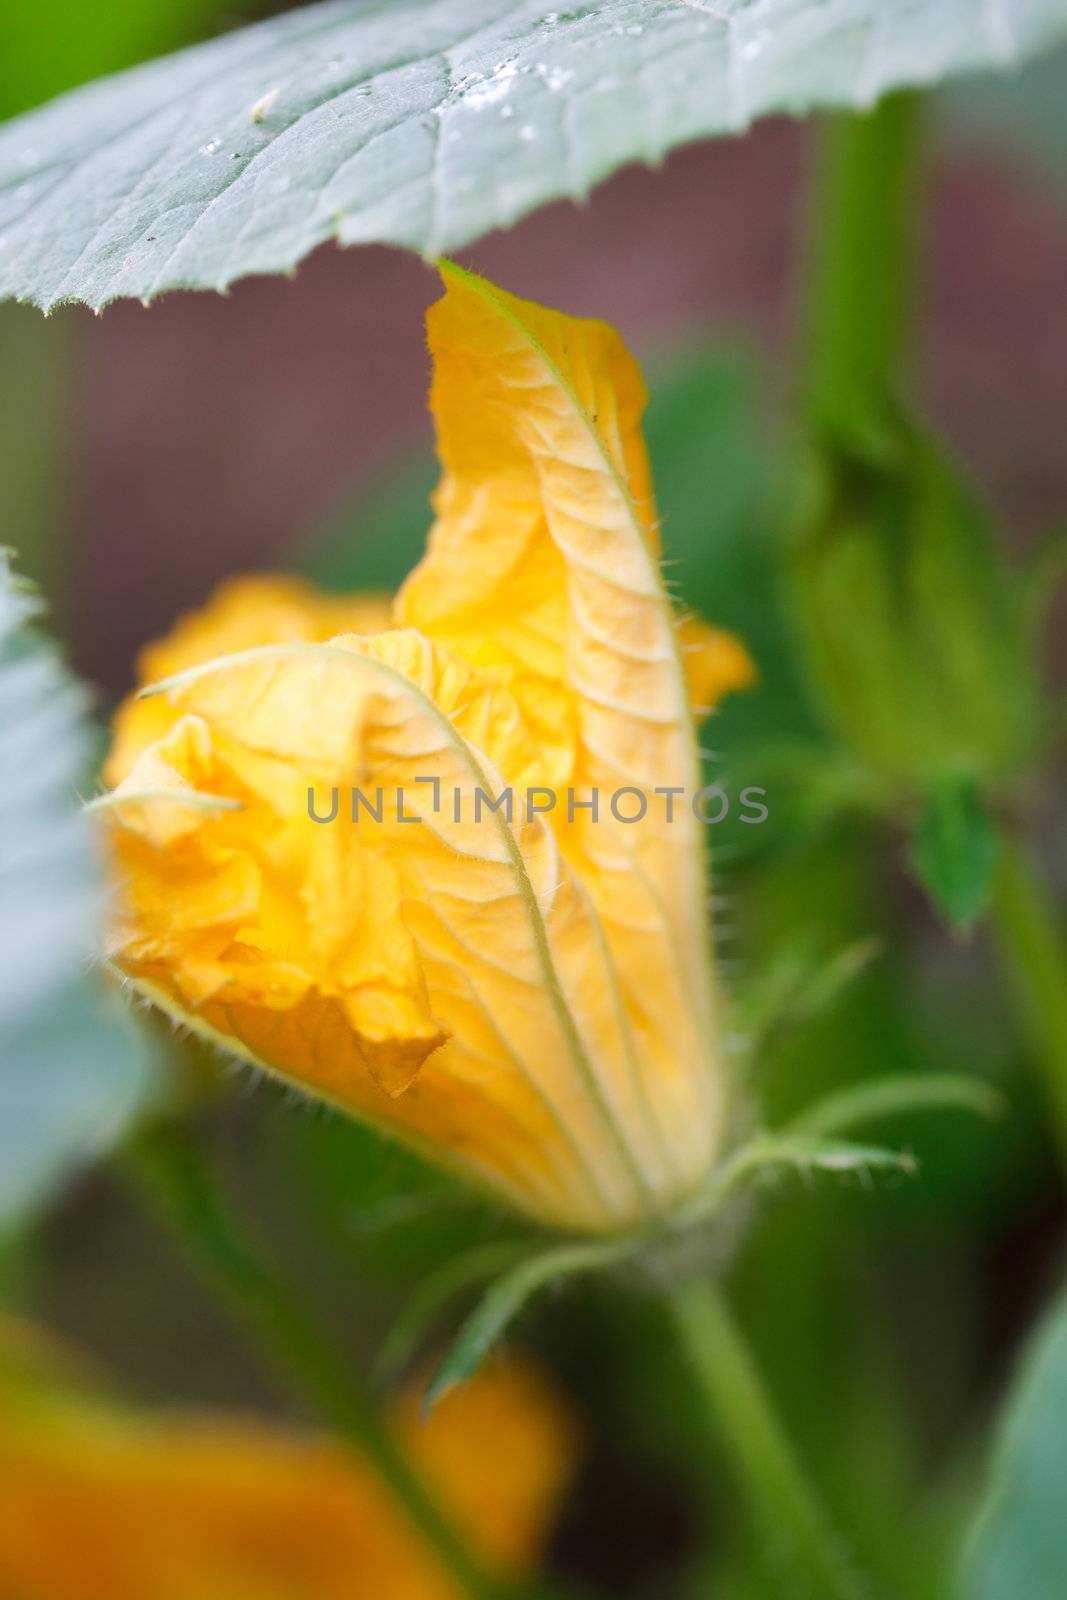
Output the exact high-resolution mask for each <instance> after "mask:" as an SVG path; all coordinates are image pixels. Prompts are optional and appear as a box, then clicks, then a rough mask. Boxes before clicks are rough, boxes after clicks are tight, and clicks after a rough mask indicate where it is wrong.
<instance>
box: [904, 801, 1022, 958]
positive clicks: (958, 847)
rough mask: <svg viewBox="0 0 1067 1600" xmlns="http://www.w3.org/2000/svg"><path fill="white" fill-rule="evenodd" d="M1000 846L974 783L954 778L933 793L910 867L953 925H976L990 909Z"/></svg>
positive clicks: (919, 826) (919, 827)
mask: <svg viewBox="0 0 1067 1600" xmlns="http://www.w3.org/2000/svg"><path fill="white" fill-rule="evenodd" d="M999 850H1000V841H999V838H998V835H997V830H996V827H995V825H994V823H993V820H992V818H991V817H990V815H989V812H988V811H987V810H986V808H985V806H984V805H983V804H982V801H981V798H980V796H979V794H978V792H977V789H976V788H975V785H974V784H973V783H971V782H968V781H967V780H966V779H963V780H959V779H957V780H954V781H953V780H949V781H947V782H944V783H941V784H938V785H937V786H936V787H935V788H934V789H933V790H932V791H931V792H930V794H929V795H928V796H927V799H926V803H925V804H924V806H923V809H922V812H921V814H920V816H919V820H918V823H917V825H916V828H915V835H914V837H913V839H912V845H911V855H910V860H911V868H912V871H913V872H914V873H915V876H916V877H917V878H918V880H919V882H920V883H921V884H922V885H923V886H924V888H925V889H926V890H927V891H928V893H929V894H930V896H931V898H932V899H933V901H934V903H935V904H936V905H937V907H938V909H939V910H940V911H941V913H942V914H943V915H944V916H945V917H946V919H947V920H948V921H949V922H950V923H952V925H953V926H954V927H957V928H969V927H971V926H972V924H973V923H974V922H975V921H977V919H978V918H979V917H980V916H981V915H982V913H983V912H984V911H985V910H986V909H987V907H988V905H989V902H990V900H991V898H992V895H993V884H994V880H995V877H996V869H997V858H998V855H999Z"/></svg>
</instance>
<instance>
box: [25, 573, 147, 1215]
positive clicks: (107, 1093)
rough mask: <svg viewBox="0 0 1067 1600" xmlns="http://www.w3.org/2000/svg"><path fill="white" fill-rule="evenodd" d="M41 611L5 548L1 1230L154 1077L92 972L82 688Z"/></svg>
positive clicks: (95, 895)
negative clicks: (45, 631)
mask: <svg viewBox="0 0 1067 1600" xmlns="http://www.w3.org/2000/svg"><path fill="white" fill-rule="evenodd" d="M36 610H37V606H36V604H35V602H34V600H33V598H32V596H31V595H30V594H28V593H27V592H26V590H25V588H24V586H22V585H20V583H19V582H18V580H17V579H16V578H15V577H14V576H13V574H12V573H11V570H10V566H9V563H8V558H7V556H6V555H5V554H4V553H3V552H0V772H3V774H4V781H3V786H2V788H0V1230H2V1229H4V1228H6V1227H10V1226H12V1225H13V1224H14V1223H15V1222H17V1221H18V1220H19V1219H20V1218H21V1217H22V1216H23V1215H24V1214H25V1213H26V1211H27V1210H28V1209H29V1208H30V1207H31V1206H32V1205H34V1204H36V1203H38V1202H39V1201H41V1200H43V1199H44V1198H45V1197H46V1196H47V1194H48V1193H49V1192H50V1190H51V1189H52V1188H53V1187H54V1186H55V1185H56V1184H57V1183H58V1182H60V1181H61V1180H62V1178H63V1177H64V1176H65V1175H66V1174H67V1172H68V1171H69V1170H70V1169H71V1168H73V1167H74V1166H76V1165H77V1164H79V1163H81V1162H84V1161H86V1160H87V1159H89V1158H90V1157H91V1156H92V1155H94V1154H95V1153H97V1152H98V1151H100V1150H102V1149H104V1148H106V1146H107V1145H108V1144H109V1143H110V1142H111V1141H112V1140H113V1139H114V1138H116V1137H117V1135H118V1134H119V1133H120V1131H121V1130H122V1128H123V1126H124V1124H125V1122H126V1120H127V1118H128V1117H129V1115H130V1114H131V1112H132V1111H133V1109H134V1107H135V1105H136V1104H137V1102H138V1099H139V1096H140V1094H141V1093H142V1092H143V1089H144V1083H145V1079H144V1076H143V1066H142V1062H141V1060H140V1058H139V1052H138V1051H137V1049H136V1047H135V1044H134V1039H133V1032H134V1030H133V1027H132V1024H131V1023H130V1019H129V1018H128V1016H126V1015H125V1014H124V1013H122V1015H121V1020H120V1019H119V1018H118V1017H116V1016H114V1015H111V1014H109V1008H108V1007H107V1006H106V1005H105V1004H104V996H103V993H102V989H101V988H98V985H97V984H96V983H94V982H93V979H92V976H91V974H90V972H89V966H90V962H91V959H92V955H93V947H94V942H95V936H96V927H97V921H98V917H99V913H100V910H101V906H102V897H103V896H102V885H101V883H100V880H99V875H98V872H97V865H96V861H95V858H94V850H93V840H92V824H91V823H90V821H89V820H88V819H87V818H86V817H85V816H84V815H83V812H82V808H81V806H80V804H79V801H78V798H77V795H76V793H75V784H76V782H77V781H78V778H79V776H80V775H81V773H82V772H83V771H84V769H85V766H86V763H87V759H88V752H89V742H90V741H89V733H88V727H87V724H86V720H85V696H84V694H83V693H82V691H81V690H80V689H79V688H78V687H77V685H76V684H75V683H74V682H73V681H72V680H71V679H70V678H69V677H68V676H67V674H66V673H65V672H64V670H63V668H62V666H61V665H60V662H59V660H58V658H57V656H56V653H55V652H54V650H52V649H51V648H50V647H49V646H47V645H46V644H45V643H44V641H43V639H41V638H40V637H38V636H37V635H36V634H35V633H34V632H33V631H32V630H31V629H30V627H29V626H28V623H29V622H30V620H31V618H32V616H33V615H34V613H35V611H36ZM115 1009H116V1008H114V1007H112V1008H110V1010H115ZM118 1009H119V1010H121V1008H118Z"/></svg>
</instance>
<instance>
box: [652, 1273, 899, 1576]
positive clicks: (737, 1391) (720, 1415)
mask: <svg viewBox="0 0 1067 1600" xmlns="http://www.w3.org/2000/svg"><path fill="white" fill-rule="evenodd" d="M671 1310H672V1313H673V1317H674V1322H675V1325H676V1327H677V1329H678V1332H679V1335H680V1338H681V1342H682V1345H683V1347H684V1349H685V1350H686V1352H687V1354H688V1356H689V1360H690V1363H691V1365H692V1368H693V1371H694V1373H695V1374H696V1377H697V1380H698V1382H699V1384H700V1388H701V1390H702V1392H703V1397H704V1401H705V1404H706V1406H707V1409H708V1412H709V1414H710V1418H711V1421H712V1424H713V1426H714V1427H715V1430H716V1432H717V1434H718V1436H719V1440H720V1442H721V1445H722V1448H723V1450H724V1452H725V1454H726V1456H727V1457H728V1459H729V1461H730V1463H731V1466H732V1467H733V1469H734V1472H735V1473H736V1476H737V1478H738V1480H739V1483H740V1485H741V1488H742V1489H743V1491H744V1493H745V1495H746V1496H747V1498H748V1501H749V1503H750V1505H751V1508H752V1512H753V1515H754V1517H755V1518H756V1520H757V1521H758V1522H759V1523H760V1525H761V1528H762V1531H763V1533H764V1535H765V1536H766V1539H767V1544H768V1547H769V1548H771V1549H773V1550H775V1551H776V1552H777V1553H778V1554H779V1556H780V1559H781V1564H782V1570H783V1574H787V1575H788V1577H789V1579H790V1581H791V1591H790V1592H794V1591H795V1592H797V1593H800V1594H805V1595H809V1596H810V1597H811V1600H869V1590H868V1588H867V1586H866V1584H865V1583H864V1582H863V1581H862V1580H861V1579H860V1577H859V1576H858V1575H857V1574H856V1572H855V1571H854V1569H853V1567H852V1565H851V1564H850V1562H849V1560H848V1557H847V1556H846V1554H845V1552H844V1550H843V1549H842V1547H841V1545H840V1543H839V1541H838V1539H837V1536H836V1534H835V1533H834V1530H833V1528H832V1527H831V1525H830V1522H829V1520H828V1518H827V1516H826V1513H825V1512H824V1511H823V1508H822V1506H821V1505H820V1503H819V1500H818V1497H817V1495H816V1493H815V1491H814V1489H813V1488H812V1486H811V1483H810V1482H809V1480H808V1478H807V1477H806V1475H805V1473H804V1469H803V1467H802V1466H801V1463H800V1461H799V1459H798V1457H797V1455H796V1453H795V1451H794V1449H793V1446H792V1444H791V1442H790V1440H789V1439H788V1438H787V1436H786V1434H785V1433H784V1431H783V1429H782V1426H781V1424H780V1422H779V1420H778V1418H777V1416H776V1415H775V1412H774V1408H773V1406H772V1404H771V1400H770V1397H769V1396H768V1394H767V1391H766V1389H765V1388H764V1386H763V1382H762V1380H761V1378H760V1375H759V1372H758V1371H757V1369H756V1365H755V1363H754V1361H753V1359H752V1355H751V1353H750V1351H749V1349H748V1346H747V1345H746V1343H745V1341H744V1339H743V1337H742V1335H741V1333H740V1331H739V1329H738V1328H737V1325H736V1324H735V1322H734V1320H733V1318H732V1316H731V1314H730V1312H729V1309H728V1308H727V1306H726V1304H725V1302H724V1301H723V1299H722V1297H721V1295H720V1294H719V1292H718V1290H717V1289H716V1288H714V1287H713V1286H712V1285H711V1284H709V1283H707V1282H704V1281H692V1282H689V1283H686V1284H684V1285H683V1286H682V1287H681V1288H679V1289H678V1290H676V1291H675V1293H674V1296H673V1298H672V1300H671Z"/></svg>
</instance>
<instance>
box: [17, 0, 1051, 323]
mask: <svg viewBox="0 0 1067 1600" xmlns="http://www.w3.org/2000/svg"><path fill="white" fill-rule="evenodd" d="M1065 35H1067V13H1065V12H1064V8H1063V6H1062V4H1061V3H1060V0H998V3H997V4H996V5H995V6H994V5H990V4H987V3H986V0H927V3H926V4H923V5H909V6H907V7H902V8H900V14H899V15H898V16H895V17H894V19H893V23H892V26H891V27H890V26H887V25H886V20H885V3H884V0H834V3H832V4H828V3H827V0H655V3H649V0H579V3H577V4H575V5H572V6H571V7H569V8H568V9H566V10H560V11H551V10H546V8H545V4H544V0H521V3H519V4H517V5H509V6H506V7H501V6H500V4H499V3H498V0H397V3H394V4H391V5H389V6H381V5H367V4H362V3H357V0H332V3H330V4H326V5H315V6H307V7H303V8H299V9H297V10H295V11H291V12H289V13H287V14H286V15H284V16H278V17H271V18H269V19H268V20H267V21H265V22H262V23H259V24H257V25H256V26H255V27H252V28H246V29H243V30H240V31H237V32H234V33H229V34H226V35H224V36H223V37H222V38H219V39H215V40H212V41H211V42H210V43H208V44H204V45H201V46H199V47H197V48H195V49H192V50H186V51H183V52H181V53H180V54H179V55H175V56H171V57H168V58H166V59H164V60H162V61H158V62H153V63H151V64H150V65H148V66H146V67H141V68H137V69H136V70H134V71H132V72H128V73H125V74H123V75H122V76H120V77H116V78H111V79H106V80H104V81H103V82H101V83H98V84H94V85H92V86H90V87H89V88H87V89H81V90H76V91H75V92H74V93H72V94H70V95H67V96H65V97H64V98H63V99H61V100H58V101H55V102H53V103H52V104H51V105H49V106H46V107H44V108H43V109H41V110H39V111H35V112H31V113H29V114H28V115H26V116H23V117H20V118H18V119H17V120H16V121H15V122H13V123H12V124H11V125H10V126H9V127H8V129H7V130H6V132H4V133H0V237H2V239H3V248H2V249H0V293H2V294H6V295H14V296H16V297H18V298H21V299H29V300H33V301H34V302H35V303H36V304H38V305H40V306H43V307H45V308H47V307H50V306H53V305H57V304H59V303H61V302H62V301H66V300H82V301H85V302H86V303H87V304H89V305H92V306H94V307H99V306H101V305H104V304H106V303H107V302H108V301H110V300H114V299H116V298H118V297H120V296H135V297H137V298H140V299H144V300H150V299H152V298H153V297H154V296H155V295H158V294H162V293H163V292H164V291H166V290H168V289H178V288H183V289H185V288H207V289H223V288H225V287H226V285H227V284H229V283H232V282H233V281H234V279H236V278H240V277H242V276H243V275H245V274H247V273H250V272H285V271H288V270H289V269H291V268H292V267H293V266H295V265H296V263H297V262H299V261H300V260H302V259H303V257H305V256H306V255H308V254H309V252H310V251H312V250H313V249H315V247H316V246H317V245H320V244H322V243H323V242H324V241H326V240H327V239H336V240H338V241H339V242H340V243H341V244H364V243H371V242H375V241H376V242H380V243H388V244H399V245H405V246H407V247H408V248H410V249H413V250H417V251H419V252H420V253H421V254H422V255H424V256H427V257H435V256H438V255H441V254H443V253H446V252H448V251H452V250H456V249H458V248H460V247H461V246H463V245H465V244H469V243H471V242H472V241H473V240H475V239H477V238H478V237H479V236H480V235H482V234H483V233H486V232H487V231H488V230H489V229H491V228H500V227H509V226H510V225H511V224H512V223H514V222H517V221H518V220H519V218H520V217H523V216H525V215H526V214H527V213H528V212H529V211H532V210H533V209H534V208H535V207H536V206H539V205H542V204H543V203H544V202H545V201H546V200H551V199H555V198H558V197H560V196H565V195H569V196H572V197H582V196H584V195H585V194H586V193H587V192H588V190H589V189H590V188H591V187H592V186H593V185H594V184H596V183H599V182H600V181H601V180H602V179H604V178H605V177H607V176H608V175H609V174H610V173H612V172H614V171H615V170H616V169H617V168H618V167H621V166H623V165H624V164H626V163H627V162H632V161H651V162H655V161H659V160H661V159H662V158H663V156H665V155H666V153H667V152H668V151H669V150H671V149H673V148H674V147H675V146H676V145H680V144H685V143H687V142H688V141H691V140H693V139H699V138H704V137H706V136H708V135H713V134H731V133H737V132H738V131H740V130H742V129H744V128H746V127H748V126H749V124H750V123H751V122H753V121H754V120H755V119H756V118H758V117H762V116H766V115H768V114H769V113H772V112H782V111H788V112H792V113H798V112H802V111H805V110H807V109H809V108H810V107H813V106H854V107H859V108H865V107H868V106H870V105H871V104H873V102H874V101H875V100H876V99H877V98H878V97H879V96H880V95H883V94H885V93H886V92H887V91H888V90H890V89H892V88H894V87H896V86H899V85H904V84H928V83H933V82H936V81H937V80H938V79H939V78H942V77H946V76H949V75H951V74H956V73H960V72H969V71H975V70H978V69H982V68H990V67H1003V66H1005V65H1014V64H1016V63H1017V62H1019V61H1020V60H1022V59H1023V58H1024V57H1026V56H1029V55H1031V54H1033V53H1035V52H1036V51H1038V50H1041V49H1043V48H1045V47H1047V46H1049V45H1051V44H1053V43H1054V42H1056V41H1057V40H1058V39H1060V38H1063V37H1064V36H1065Z"/></svg>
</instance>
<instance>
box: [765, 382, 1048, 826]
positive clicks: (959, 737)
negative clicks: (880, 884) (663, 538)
mask: <svg viewBox="0 0 1067 1600" xmlns="http://www.w3.org/2000/svg"><path fill="white" fill-rule="evenodd" d="M790 565H791V582H792V595H793V600H794V603H795V609H796V615H797V620H798V625H799V631H800V635H801V638H802V640H803V643H804V646H805V657H806V666H807V670H808V672H809V674H810V677H811V681H812V684H813V687H814V688H815V690H816V692H817V693H818V694H819V695H820V696H821V699H822V702H823V706H824V709H825V713H826V716H827V719H828V722H829V723H830V725H831V726H832V728H833V730H834V731H835V732H836V733H837V734H838V736H839V737H840V738H841V740H842V741H843V743H844V744H845V745H846V746H847V747H848V748H849V750H851V751H852V752H853V753H854V754H855V756H856V758H857V759H859V760H860V761H861V762H862V763H864V764H865V765H866V766H867V767H868V768H869V769H870V770H871V772H872V773H875V774H878V775H879V778H880V780H881V781H882V782H884V783H885V784H886V786H887V795H888V796H892V795H894V794H899V793H901V792H903V793H904V794H905V795H911V796H914V797H916V798H918V797H919V796H924V795H926V794H928V793H930V792H931V790H932V789H934V787H935V786H937V785H940V784H943V783H945V782H946V781H948V780H958V779H959V776H960V774H966V775H970V776H972V777H973V778H974V779H975V780H976V781H979V782H982V783H988V782H990V781H996V780H1002V779H1004V778H1006V777H1008V776H1010V775H1011V774H1013V773H1016V772H1017V771H1018V770H1019V769H1020V767H1021V766H1022V765H1023V764H1024V763H1025V762H1026V760H1027V759H1028V758H1030V757H1031V756H1032V755H1033V753H1034V749H1035V746H1036V743H1037V739H1038V734H1039V727H1040V709H1039V698H1038V693H1037V687H1036V673H1035V652H1034V649H1033V639H1032V633H1031V629H1030V625H1029V616H1028V609H1027V605H1026V602H1025V598H1024V593H1023V589H1024V586H1023V584H1022V583H1021V582H1020V581H1018V580H1017V579H1015V578H1014V577H1013V575H1012V574H1011V572H1010V570H1009V568H1008V566H1007V563H1006V561H1005V559H1004V555H1003V552H1002V550H1001V548H1000V547H999V545H998V544H997V542H996V540H995V538H994V535H993V531H992V529H991V527H990V525H989V520H988V518H987V516H986V513H985V510H984V508H983V507H982V506H981V505H980V504H979V502H977V501H976V499H975V498H974V497H973V496H972V494H971V493H970V491H969V490H968V489H967V488H966V487H965V486H964V485H963V484H962V483H961V482H960V481H959V479H958V478H957V476H956V474H955V472H954V470H953V468H952V467H951V465H950V464H949V463H948V462H947V461H946V460H945V459H944V458H943V456H942V455H941V453H940V452H939V451H938V449H937V448H936V447H935V446H934V445H933V444H932V443H931V442H930V441H929V440H927V439H926V438H924V437H923V435H922V434H921V433H920V432H919V431H918V430H917V429H916V428H914V427H913V426H912V425H911V424H910V423H909V422H908V420H907V419H906V418H905V417H903V416H902V415H901V414H899V413H898V412H896V411H894V410H892V409H889V408H886V407H880V408H879V414H878V416H877V417H875V416H873V415H872V416H871V417H869V418H868V419H867V420H866V421H864V422H862V423H860V424H859V425H858V426H857V428H856V429H855V430H854V431H853V432H852V433H851V434H846V433H845V432H843V431H841V430H840V428H839V427H835V428H834V429H831V430H827V432H826V433H825V434H824V435H823V436H822V437H821V439H820V442H819V445H818V447H817V452H816V454H815V455H814V457H813V460H812V463H811V467H810V471H809V473H808V478H807V483H806V487H805V491H804V493H803V495H802V496H801V505H800V508H799V511H798V513H797V518H796V525H795V528H794V530H793V538H792V550H791V563H790Z"/></svg>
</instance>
